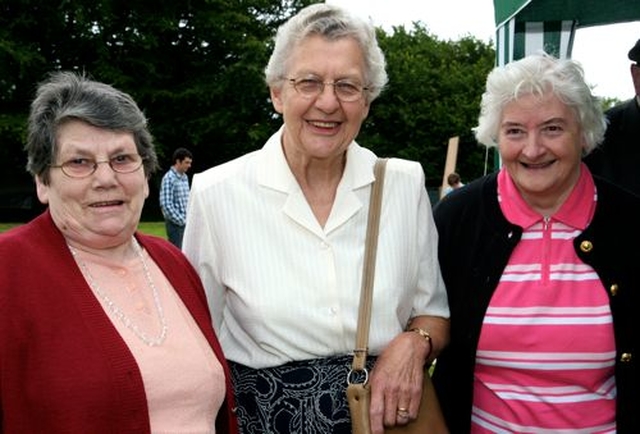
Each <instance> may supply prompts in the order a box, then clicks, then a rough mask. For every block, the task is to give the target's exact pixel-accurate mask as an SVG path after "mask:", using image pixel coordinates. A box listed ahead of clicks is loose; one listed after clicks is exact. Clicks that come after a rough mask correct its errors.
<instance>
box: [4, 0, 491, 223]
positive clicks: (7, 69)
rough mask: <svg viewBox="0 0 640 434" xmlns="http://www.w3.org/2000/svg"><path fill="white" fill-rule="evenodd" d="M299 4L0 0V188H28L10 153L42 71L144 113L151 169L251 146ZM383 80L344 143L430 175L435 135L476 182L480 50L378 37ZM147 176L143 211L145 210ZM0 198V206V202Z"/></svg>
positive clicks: (484, 64) (419, 32) (267, 122)
mask: <svg viewBox="0 0 640 434" xmlns="http://www.w3.org/2000/svg"><path fill="white" fill-rule="evenodd" d="M315 2H316V1H313V0H282V1H273V0H240V1H238V0H233V1H231V0H183V1H175V0H153V1H151V0H51V1H46V2H44V1H42V0H0V162H1V163H0V164H2V170H0V192H2V191H6V190H10V189H19V190H24V189H32V188H33V187H32V184H33V182H32V180H31V179H30V178H29V177H28V175H27V174H26V172H25V170H24V167H25V163H26V161H25V160H26V159H25V155H24V152H23V150H22V146H23V144H24V137H25V128H26V117H27V114H28V110H29V102H30V101H31V99H32V98H33V94H34V91H35V88H36V86H37V83H39V82H40V81H42V80H43V79H44V78H45V77H46V76H47V74H49V73H50V72H52V71H55V70H74V71H82V72H85V73H86V74H88V75H90V76H91V77H93V78H95V79H97V80H100V81H104V82H106V83H110V84H113V85H114V86H116V87H118V88H120V89H122V90H124V91H126V92H128V93H130V94H131V95H132V96H133V97H134V99H135V100H136V101H137V102H138V103H139V105H140V107H141V108H142V109H143V110H144V111H145V113H146V114H147V116H148V118H149V120H150V125H151V131H152V133H153V135H154V137H155V141H156V145H157V149H158V153H159V155H160V157H161V164H162V166H163V168H164V169H166V168H168V166H169V164H170V163H169V159H170V156H171V153H172V151H173V149H175V148H176V147H178V146H186V147H188V148H190V149H191V150H192V151H193V152H194V155H195V158H194V166H193V172H198V171H201V170H204V169H205V168H207V167H210V166H212V165H215V164H218V163H221V162H224V161H227V160H229V159H231V158H234V157H236V156H238V155H241V154H244V153H246V152H248V151H250V150H254V149H257V148H258V147H260V146H262V144H263V143H264V141H265V140H266V139H267V138H268V137H269V136H270V135H271V134H272V133H273V132H274V131H275V129H277V128H278V126H279V124H280V122H281V120H280V118H279V117H278V116H275V113H274V111H273V108H272V106H271V102H270V101H269V93H268V89H267V87H266V85H265V83H264V78H263V69H264V66H265V65H266V63H267V60H268V56H269V54H270V52H271V48H272V37H273V35H274V33H275V30H276V29H277V27H278V26H279V25H280V24H281V23H282V22H284V21H285V20H286V19H287V18H289V17H290V16H291V15H292V14H293V13H295V12H296V11H297V10H299V9H300V8H301V7H303V6H305V5H307V4H309V3H315ZM378 36H379V40H380V44H381V46H382V48H383V50H384V51H385V54H386V57H387V63H388V66H387V68H388V71H389V77H390V84H389V86H388V88H387V89H386V90H385V91H384V92H383V94H382V96H381V97H380V98H379V99H378V100H376V101H375V102H374V103H373V107H372V109H371V111H370V115H369V118H368V119H367V121H366V123H365V124H364V126H363V128H362V131H361V134H360V136H359V137H358V142H360V143H361V144H362V145H364V146H367V147H370V148H372V149H374V150H375V151H376V152H378V153H379V154H381V155H387V156H392V155H393V156H400V157H405V158H410V159H415V160H418V161H420V162H422V164H423V166H424V168H425V171H426V173H427V181H428V184H429V185H438V184H439V183H440V181H441V178H442V170H443V167H444V159H445V155H446V145H447V142H448V139H449V137H451V136H460V137H461V148H460V153H459V165H458V170H459V171H460V172H462V174H463V176H464V177H465V179H470V178H472V177H475V176H479V175H480V174H481V169H480V166H481V165H482V161H483V157H482V156H481V154H482V153H483V151H482V150H481V149H480V148H479V147H478V146H477V145H476V144H475V141H474V140H473V137H472V135H471V128H472V127H473V126H474V125H475V120H476V118H477V113H478V106H479V98H480V94H481V92H482V88H483V86H484V80H485V77H486V74H487V73H488V71H489V69H490V68H491V67H492V65H493V59H494V52H493V49H492V48H491V47H490V46H489V45H487V44H484V43H483V42H481V41H479V40H476V39H474V38H471V37H469V38H463V39H461V40H459V41H441V40H438V39H437V38H435V37H434V36H432V35H430V34H429V33H428V31H427V30H426V29H425V28H423V27H421V26H419V25H414V28H413V29H410V30H406V29H405V28H404V27H398V28H395V29H394V31H392V32H390V33H389V34H387V33H385V32H384V31H383V30H382V29H378ZM160 176H161V173H160V174H158V176H157V177H156V178H155V179H153V180H152V196H151V197H150V199H149V201H148V204H147V206H146V207H145V212H149V211H150V212H151V213H154V212H157V200H156V198H155V197H154V195H155V194H156V193H155V191H154V190H153V189H154V188H155V189H157V186H158V184H159V177H160ZM1 199H2V198H0V200H1Z"/></svg>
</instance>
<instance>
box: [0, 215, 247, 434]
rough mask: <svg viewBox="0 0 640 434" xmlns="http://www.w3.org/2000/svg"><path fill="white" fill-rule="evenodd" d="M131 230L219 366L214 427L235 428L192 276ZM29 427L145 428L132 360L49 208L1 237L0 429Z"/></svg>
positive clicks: (227, 432) (182, 262)
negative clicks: (220, 390) (219, 400)
mask: <svg viewBox="0 0 640 434" xmlns="http://www.w3.org/2000/svg"><path fill="white" fill-rule="evenodd" d="M136 238H137V239H138V241H139V242H140V244H141V245H142V246H144V248H145V249H146V250H147V251H148V252H149V255H150V256H151V257H152V258H153V259H154V261H156V263H157V264H158V266H159V267H160V269H161V270H163V272H164V274H165V275H166V276H167V278H168V279H169V281H170V282H171V284H172V285H173V287H174V288H175V289H176V292H177V293H178V295H179V296H180V298H181V299H182V301H183V302H184V304H185V305H186V307H187V309H188V310H189V312H191V315H193V318H194V319H195V321H196V323H197V324H198V326H199V327H200V329H201V330H202V332H203V333H204V335H205V337H206V338H207V340H208V342H209V344H210V345H211V348H212V349H213V351H214V353H215V355H216V357H217V358H218V360H219V361H220V363H221V364H222V366H223V368H224V371H225V376H226V391H227V392H226V399H225V401H224V403H223V406H222V408H221V409H220V413H219V414H218V419H217V423H216V429H217V433H218V434H236V433H237V432H238V428H237V422H236V419H235V415H234V414H233V408H234V407H235V403H234V398H233V392H232V386H231V381H230V373H229V368H228V366H227V364H226V361H225V359H224V357H223V354H222V350H221V348H220V345H219V343H218V340H217V338H216V336H215V334H214V331H213V328H212V325H211V317H210V314H209V311H208V309H207V302H206V298H205V295H204V289H203V287H202V283H201V282H200V279H199V278H198V276H197V274H196V272H195V270H194V269H193V267H192V266H191V265H190V263H189V262H188V260H187V259H186V258H185V257H184V256H183V255H182V253H181V252H180V251H179V250H178V249H177V248H175V247H173V246H172V245H171V244H170V243H168V242H167V241H165V240H163V239H161V238H158V237H152V236H148V235H143V234H141V233H136ZM167 381H172V380H171V378H167ZM36 432H42V433H44V432H46V433H92V434H102V433H104V434H106V433H112V434H116V433H117V434H126V433H131V434H141V433H150V426H149V416H148V409H147V401H146V397H145V392H144V386H143V383H142V377H141V375H140V371H139V369H138V366H137V364H136V361H135V359H134V358H133V355H132V354H131V352H130V351H129V349H128V347H127V345H126V344H125V342H124V341H123V340H122V338H121V337H120V335H119V334H118V332H117V331H116V329H115V328H114V327H113V325H112V324H111V321H110V320H109V318H108V317H107V315H106V314H105V312H104V310H103V309H102V307H101V306H100V304H99V302H98V301H97V300H96V298H95V297H94V295H93V293H92V292H91V289H90V288H89V286H88V285H87V283H86V281H85V279H84V278H83V277H82V274H81V272H80V270H79V268H78V267H77V265H76V263H75V261H74V259H73V257H72V256H71V253H70V252H69V249H68V248H67V246H66V243H65V240H64V238H63V237H62V234H61V233H60V231H59V230H58V229H57V228H56V227H55V225H54V224H53V221H52V219H51V216H50V214H49V212H48V211H45V212H44V213H43V214H42V215H40V216H39V217H37V218H36V219H35V220H33V221H32V222H30V223H27V224H25V225H22V226H20V227H18V228H16V229H13V230H10V231H8V232H5V233H4V234H1V235H0V433H36Z"/></svg>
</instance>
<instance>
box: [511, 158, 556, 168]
mask: <svg viewBox="0 0 640 434" xmlns="http://www.w3.org/2000/svg"><path fill="white" fill-rule="evenodd" d="M553 163H555V160H552V161H545V162H543V163H524V162H521V163H520V164H521V165H523V166H524V167H526V168H527V169H544V168H546V167H549V166H551V165H552V164H553Z"/></svg>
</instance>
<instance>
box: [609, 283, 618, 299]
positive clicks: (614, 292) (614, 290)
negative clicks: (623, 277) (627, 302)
mask: <svg viewBox="0 0 640 434" xmlns="http://www.w3.org/2000/svg"><path fill="white" fill-rule="evenodd" d="M609 292H610V293H611V295H612V296H613V297H615V296H616V295H618V284H617V283H614V284H613V285H611V287H610V288H609Z"/></svg>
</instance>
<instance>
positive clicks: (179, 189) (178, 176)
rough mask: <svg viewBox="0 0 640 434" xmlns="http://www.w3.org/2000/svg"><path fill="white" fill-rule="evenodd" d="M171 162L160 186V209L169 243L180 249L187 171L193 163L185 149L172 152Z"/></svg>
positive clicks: (187, 178)
mask: <svg viewBox="0 0 640 434" xmlns="http://www.w3.org/2000/svg"><path fill="white" fill-rule="evenodd" d="M171 161H172V162H173V165H172V166H171V167H170V168H169V170H167V172H166V173H165V174H164V176H163V177H162V183H161V184H160V209H161V210H162V216H163V217H164V224H165V227H166V230H167V237H168V239H169V241H171V243H172V244H173V245H175V246H176V247H178V248H182V237H183V235H184V225H185V224H186V222H187V204H188V202H189V177H188V176H187V171H188V170H189V168H190V167H191V163H192V162H193V154H192V153H191V151H189V150H188V149H186V148H178V149H176V150H175V151H174V152H173V156H172V157H171Z"/></svg>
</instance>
